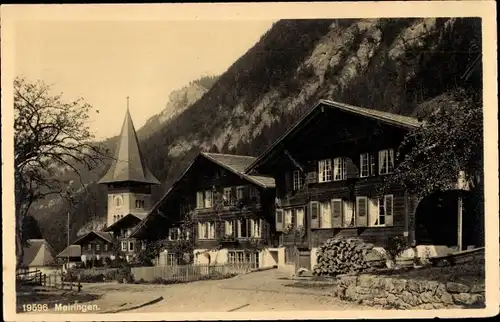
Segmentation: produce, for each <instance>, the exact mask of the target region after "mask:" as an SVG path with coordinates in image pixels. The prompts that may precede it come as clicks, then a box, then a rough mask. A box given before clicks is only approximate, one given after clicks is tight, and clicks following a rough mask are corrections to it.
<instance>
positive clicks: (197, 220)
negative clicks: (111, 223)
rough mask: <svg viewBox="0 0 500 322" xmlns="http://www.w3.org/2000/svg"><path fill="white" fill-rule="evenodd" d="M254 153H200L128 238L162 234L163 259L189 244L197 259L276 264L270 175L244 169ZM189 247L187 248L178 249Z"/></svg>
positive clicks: (175, 260) (172, 260) (175, 259)
mask: <svg viewBox="0 0 500 322" xmlns="http://www.w3.org/2000/svg"><path fill="white" fill-rule="evenodd" d="M253 161H255V158H254V157H249V156H241V155H228V154H217V153H203V152H202V153H200V154H199V155H198V156H197V157H196V158H195V160H194V161H193V162H192V163H191V164H190V165H189V166H188V168H187V170H185V172H184V173H183V174H182V175H181V177H180V178H179V179H178V180H177V181H176V182H175V183H174V184H173V185H172V187H171V188H170V189H169V190H168V191H167V193H166V194H165V196H164V197H163V198H162V199H161V200H160V201H159V202H158V203H157V204H156V205H155V206H154V207H153V209H152V210H151V212H150V213H149V214H148V216H147V217H146V218H145V219H144V221H143V222H142V223H141V224H140V225H139V227H138V229H137V230H136V231H135V232H134V233H133V235H132V237H136V238H139V239H148V240H158V239H168V241H169V242H168V246H167V252H168V254H169V255H168V256H169V259H168V263H169V264H175V263H178V259H179V258H181V257H182V256H183V254H182V253H180V252H181V251H180V250H181V247H179V244H180V243H184V244H186V243H187V244H189V243H190V242H191V243H193V244H192V248H193V253H194V254H193V259H194V262H195V263H197V264H206V263H211V264H214V263H227V262H229V263H251V264H253V265H255V266H256V267H262V266H274V265H277V262H276V259H277V256H274V257H273V255H271V254H270V253H269V247H270V246H273V245H276V244H277V240H276V239H273V238H274V237H275V236H274V234H273V232H274V231H275V229H274V200H275V195H274V179H273V178H270V177H266V176H261V175H248V174H245V173H244V171H245V169H246V168H247V167H248V166H249V165H250V164H251V163H252V162H253ZM184 249H189V248H184Z"/></svg>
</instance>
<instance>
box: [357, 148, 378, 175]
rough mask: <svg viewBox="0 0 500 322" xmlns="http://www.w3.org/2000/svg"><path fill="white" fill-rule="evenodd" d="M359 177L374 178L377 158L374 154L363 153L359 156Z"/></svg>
mask: <svg viewBox="0 0 500 322" xmlns="http://www.w3.org/2000/svg"><path fill="white" fill-rule="evenodd" d="M359 167H360V171H359V176H360V177H361V178H366V177H369V176H374V175H375V174H376V173H375V156H374V155H373V154H372V153H362V154H360V156H359Z"/></svg>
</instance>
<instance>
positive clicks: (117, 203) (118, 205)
mask: <svg viewBox="0 0 500 322" xmlns="http://www.w3.org/2000/svg"><path fill="white" fill-rule="evenodd" d="M113 203H114V205H115V208H121V207H122V206H123V197H122V196H115V197H114V199H113Z"/></svg>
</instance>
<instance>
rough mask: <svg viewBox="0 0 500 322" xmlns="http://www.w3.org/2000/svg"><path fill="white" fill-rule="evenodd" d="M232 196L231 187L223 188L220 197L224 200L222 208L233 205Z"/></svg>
mask: <svg viewBox="0 0 500 322" xmlns="http://www.w3.org/2000/svg"><path fill="white" fill-rule="evenodd" d="M232 194H233V189H232V188H231V187H225V188H224V189H223V190H222V196H223V200H224V206H230V205H232V204H233V200H232V199H233V198H232Z"/></svg>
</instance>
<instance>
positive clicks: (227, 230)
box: [224, 220, 234, 237]
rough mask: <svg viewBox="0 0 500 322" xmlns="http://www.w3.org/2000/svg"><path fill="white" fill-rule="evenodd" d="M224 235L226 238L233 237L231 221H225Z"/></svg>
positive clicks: (232, 223)
mask: <svg viewBox="0 0 500 322" xmlns="http://www.w3.org/2000/svg"><path fill="white" fill-rule="evenodd" d="M224 233H225V234H226V236H233V237H234V222H233V221H232V220H226V221H225V222H224Z"/></svg>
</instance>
